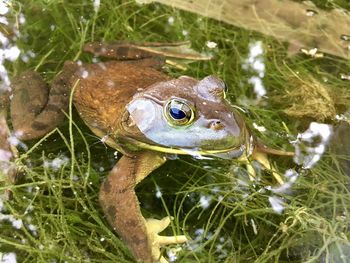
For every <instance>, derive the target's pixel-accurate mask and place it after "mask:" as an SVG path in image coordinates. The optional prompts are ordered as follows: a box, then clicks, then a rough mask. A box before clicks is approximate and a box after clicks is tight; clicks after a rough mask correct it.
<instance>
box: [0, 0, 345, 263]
mask: <svg viewBox="0 0 350 263" xmlns="http://www.w3.org/2000/svg"><path fill="white" fill-rule="evenodd" d="M101 2H102V3H101V6H100V8H99V10H98V12H95V11H94V8H93V5H92V3H90V2H87V1H79V2H77V1H54V0H52V1H50V0H26V1H12V3H13V10H12V12H13V14H12V15H13V17H14V18H17V19H14V20H13V21H16V20H18V17H19V15H20V13H23V14H24V16H25V18H26V22H25V23H24V24H22V25H20V32H21V37H20V39H19V40H18V41H17V45H18V46H19V47H20V48H21V49H22V51H23V53H22V54H24V55H25V54H26V55H27V56H29V57H30V54H35V56H34V57H32V58H30V59H29V60H28V61H26V62H23V61H21V60H19V61H17V62H16V63H12V64H11V65H8V68H9V70H10V72H11V74H12V75H16V74H18V73H19V72H21V71H23V70H25V69H35V70H37V71H39V72H41V73H42V75H43V76H44V77H45V79H46V80H47V81H50V80H52V78H53V77H54V76H55V75H56V74H57V73H58V72H59V71H60V70H61V68H62V64H63V62H64V61H66V60H81V61H83V62H91V61H92V58H91V56H89V55H87V54H84V53H82V52H81V47H82V46H83V44H84V43H87V42H91V41H115V40H121V39H127V40H134V41H164V42H171V41H182V40H190V41H191V43H192V46H193V47H194V48H195V49H196V50H198V51H205V52H212V53H213V54H214V55H215V59H213V60H212V61H209V62H205V63H203V62H200V63H199V62H196V63H192V64H190V65H189V66H188V68H187V70H186V71H179V70H177V69H173V68H168V69H167V70H168V72H169V74H171V75H173V76H174V77H176V76H179V75H190V76H193V77H196V78H202V77H204V76H206V75H210V74H215V75H218V76H219V77H221V78H222V79H223V80H225V82H226V83H227V84H228V86H229V87H230V88H229V92H228V97H229V99H230V100H231V101H232V102H233V103H236V104H238V105H239V106H241V107H244V108H245V109H246V111H247V112H246V120H247V123H248V124H249V125H250V126H251V127H252V124H253V123H256V124H258V125H261V126H264V127H265V128H266V129H267V131H266V132H261V133H260V132H258V131H256V133H257V135H258V136H259V137H260V138H261V139H262V140H263V141H264V142H265V143H266V144H268V145H271V146H274V147H279V148H285V149H289V150H290V149H291V148H292V147H291V146H290V145H289V143H288V140H290V139H295V136H296V134H297V133H298V132H302V131H304V130H305V129H306V128H307V127H308V124H309V122H310V120H314V119H312V118H307V119H306V118H303V119H301V118H298V119H297V118H293V117H288V116H287V115H285V114H284V113H283V110H285V109H287V108H288V107H290V106H291V105H292V103H295V100H293V99H291V98H290V97H288V94H289V92H290V90H291V88H293V87H291V86H292V85H293V81H290V80H292V79H294V78H295V74H297V75H299V76H312V78H313V79H317V80H318V81H319V82H324V81H325V80H327V85H328V86H329V87H330V89H331V90H332V91H333V92H334V93H337V92H338V91H341V92H348V91H347V90H346V85H349V84H348V83H345V82H344V81H341V80H340V78H339V74H340V73H344V72H350V64H349V62H347V61H343V60H341V59H338V58H335V57H327V58H324V59H312V58H307V57H305V56H303V55H300V56H297V57H293V58H286V46H285V44H283V43H279V42H277V41H275V40H274V39H271V38H266V37H264V36H262V35H259V34H258V33H255V32H248V31H245V30H241V29H239V28H234V27H231V26H228V25H225V24H222V23H219V22H216V21H213V20H210V19H206V18H203V17H197V16H195V15H193V14H189V13H186V12H182V11H178V10H174V9H171V8H166V7H163V6H160V5H155V4H152V5H137V4H135V3H134V2H133V1H113V0H105V1H101ZM116 2H117V3H116ZM207 41H214V42H215V43H217V45H218V46H217V48H215V49H209V48H208V47H207V46H206V45H205V43H206V42H207ZM255 41H262V43H263V45H264V47H265V56H264V62H265V65H266V74H265V77H264V85H265V87H266V88H267V92H268V93H267V94H268V98H266V99H263V100H262V101H260V102H259V103H258V104H257V103H253V102H254V101H255V100H254V98H255V94H254V93H253V92H252V87H251V85H249V84H248V81H247V80H248V78H249V77H250V76H251V73H250V72H248V71H247V70H245V69H243V68H242V63H243V62H244V61H245V59H246V58H247V55H248V53H249V43H251V42H255ZM294 88H295V87H294ZM347 94H349V93H347ZM306 95H307V94H305V96H306ZM274 98H278V99H274ZM281 98H284V99H283V100H282V99H281ZM345 99H349V97H347V98H345ZM344 103H345V105H346V103H347V105H349V101H346V102H344ZM302 106H303V105H300V109H299V110H300V111H302V110H303V107H302ZM342 110H344V109H342V108H338V109H336V111H337V113H339V112H341V111H342ZM69 116H70V117H68V118H67V122H66V124H65V125H63V126H62V127H59V129H57V130H55V131H54V132H53V133H51V134H50V135H48V136H46V137H45V138H44V139H42V140H40V141H39V142H37V141H35V142H28V143H27V145H28V146H29V149H28V150H23V149H20V150H21V157H20V159H19V160H18V161H17V163H18V165H19V166H21V167H23V169H24V172H25V174H26V177H25V180H24V181H23V183H22V184H18V185H15V186H12V187H11V189H12V191H13V200H11V201H10V202H6V204H5V207H6V210H5V211H3V212H2V213H3V214H6V215H7V216H8V218H7V219H6V220H1V221H0V251H1V252H0V253H9V252H15V253H16V254H17V260H18V262H65V261H66V262H133V260H132V257H131V255H130V253H129V252H128V250H127V248H126V247H125V245H124V244H123V242H121V241H120V239H119V238H118V237H117V236H116V235H115V234H114V233H113V231H112V230H111V228H110V227H109V226H108V225H107V223H106V221H105V219H104V217H103V214H102V211H101V209H100V207H99V205H98V189H99V185H100V182H101V180H102V179H103V178H104V176H106V174H107V173H108V171H109V170H110V169H111V167H112V166H113V164H114V163H115V161H116V160H115V156H114V151H113V150H112V149H109V148H107V147H106V146H105V145H103V143H102V142H101V141H100V140H99V139H98V138H96V137H94V135H92V133H91V132H90V131H89V130H88V129H87V127H85V126H84V124H83V123H82V121H81V120H79V117H78V115H77V114H76V113H75V112H74V110H73V111H72V112H70V114H69ZM345 158H348V157H345ZM337 160H338V159H337V158H336V156H334V155H333V154H331V153H327V154H326V155H325V156H323V158H322V160H321V161H320V162H319V163H318V164H317V166H316V167H314V168H313V169H311V170H302V169H300V167H297V166H296V165H295V164H294V163H293V162H292V161H291V160H290V159H288V158H275V159H273V160H272V161H273V162H274V163H275V164H276V167H277V168H278V169H279V170H280V171H281V173H282V174H283V173H284V171H286V170H287V169H290V168H293V169H296V170H297V171H298V172H299V177H298V179H297V182H296V183H295V184H294V185H293V187H292V188H291V189H290V191H289V192H287V193H277V194H276V193H273V192H272V191H271V189H270V188H269V187H267V186H271V185H273V184H274V182H273V180H272V179H271V176H269V175H268V173H265V172H263V171H260V172H258V178H259V180H257V181H255V182H250V181H249V179H247V178H248V176H247V172H246V170H245V168H244V167H242V166H241V165H240V164H237V163H235V162H228V161H207V160H201V161H194V160H193V159H192V158H190V157H184V158H181V159H178V160H174V161H169V162H168V163H167V164H165V165H164V166H163V167H161V168H160V169H158V170H157V171H156V172H154V173H153V174H152V175H150V176H149V177H148V178H147V179H145V180H144V181H143V182H142V183H141V184H140V185H139V186H138V188H137V193H138V197H139V199H140V202H141V205H142V208H143V212H144V215H145V216H146V217H150V216H152V217H156V218H162V217H163V216H165V215H167V214H169V215H172V216H174V221H173V224H172V227H169V229H168V230H167V231H166V232H167V234H171V233H172V232H176V233H182V232H184V233H185V234H187V235H188V236H190V237H191V238H192V241H191V242H189V244H188V245H187V246H185V247H184V248H183V250H182V252H181V253H180V254H179V262H347V261H346V260H347V259H346V255H348V253H349V252H348V251H349V250H350V242H349V209H350V195H349V175H346V172H344V171H343V170H342V169H343V168H342V167H341V165H339V162H338V161H337ZM258 171H259V170H258ZM347 173H349V172H348V171H347ZM3 190H4V187H1V188H0V191H3ZM159 193H161V194H159ZM275 197H278V198H279V199H278V200H279V201H280V202H282V204H280V205H282V206H283V207H285V210H284V211H283V213H280V214H279V213H276V212H275V211H274V210H273V209H272V208H271V203H270V201H271V198H275ZM0 218H1V214H0ZM18 220H21V221H18ZM0 255H1V254H0ZM348 256H349V255H348Z"/></svg>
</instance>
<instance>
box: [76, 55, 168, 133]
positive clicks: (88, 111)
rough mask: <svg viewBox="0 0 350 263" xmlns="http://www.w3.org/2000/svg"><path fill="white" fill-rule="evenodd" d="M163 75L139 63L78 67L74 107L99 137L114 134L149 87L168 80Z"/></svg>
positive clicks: (120, 62) (123, 62)
mask: <svg viewBox="0 0 350 263" xmlns="http://www.w3.org/2000/svg"><path fill="white" fill-rule="evenodd" d="M168 79H169V77H168V76H167V75H165V74H164V73H162V72H160V71H158V70H156V69H154V68H152V67H147V66H142V64H141V66H140V63H137V61H134V62H126V61H109V62H105V63H96V64H86V65H81V66H79V68H78V70H77V71H76V73H75V76H74V78H72V81H71V85H72V86H74V85H75V86H76V87H75V92H74V105H75V107H76V108H77V110H78V112H79V114H80V115H81V117H82V119H83V120H84V121H85V123H86V124H87V125H88V126H89V127H90V128H91V129H92V130H93V131H94V132H95V133H98V132H97V131H96V130H95V129H96V128H97V130H98V131H100V132H101V133H100V134H97V135H99V136H101V135H102V136H103V135H109V134H115V133H117V132H118V130H117V129H118V127H119V125H120V123H121V119H122V116H123V113H124V111H125V106H126V105H127V104H128V103H129V102H130V100H131V99H132V97H133V96H134V95H135V94H136V93H138V92H140V91H142V90H143V89H146V88H147V87H148V86H150V85H152V84H154V83H157V82H160V81H165V80H168Z"/></svg>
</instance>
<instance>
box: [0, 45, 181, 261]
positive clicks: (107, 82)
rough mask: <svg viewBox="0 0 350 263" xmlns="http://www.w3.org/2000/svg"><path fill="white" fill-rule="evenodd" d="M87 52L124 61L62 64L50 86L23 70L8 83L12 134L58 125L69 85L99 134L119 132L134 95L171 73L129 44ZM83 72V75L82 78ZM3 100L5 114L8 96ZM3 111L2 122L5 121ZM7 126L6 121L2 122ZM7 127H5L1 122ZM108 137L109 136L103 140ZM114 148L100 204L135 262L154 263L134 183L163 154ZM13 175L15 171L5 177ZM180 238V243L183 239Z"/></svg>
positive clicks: (31, 134) (25, 135)
mask: <svg viewBox="0 0 350 263" xmlns="http://www.w3.org/2000/svg"><path fill="white" fill-rule="evenodd" d="M85 50H86V51H89V52H92V53H95V54H98V55H102V56H105V57H112V58H115V59H120V60H126V61H109V62H105V63H97V64H84V65H78V64H77V63H73V62H66V63H65V65H64V68H63V70H62V72H61V73H60V74H59V75H58V76H57V77H56V78H55V79H54V80H53V82H52V84H51V88H49V87H48V86H47V84H46V83H45V82H44V81H43V79H42V78H41V76H40V75H39V74H38V73H36V72H33V71H27V72H24V73H22V74H21V75H20V76H18V77H16V78H15V79H14V80H13V81H12V94H11V95H13V96H12V97H13V98H12V100H11V103H10V112H11V118H12V126H13V130H14V134H16V136H17V137H18V138H19V139H21V140H30V139H35V138H39V137H42V136H43V135H45V134H47V133H48V132H50V131H52V130H53V129H54V128H56V127H57V126H58V125H59V124H60V123H61V122H62V121H63V119H64V116H65V115H64V112H66V111H67V109H68V104H69V96H70V93H71V89H72V88H74V90H75V92H74V99H73V102H74V105H75V107H76V108H77V110H78V112H79V114H80V115H81V117H82V118H83V120H84V121H85V122H86V124H87V125H88V126H89V127H91V129H92V130H93V131H94V132H96V134H97V135H101V137H102V136H104V135H111V137H112V138H114V139H117V138H118V136H122V135H123V134H121V129H120V125H121V123H122V120H123V118H124V121H125V116H124V117H123V112H124V111H125V106H126V104H127V103H128V102H129V101H130V100H131V98H132V97H133V95H134V94H135V93H137V92H139V91H141V90H142V89H145V88H146V87H148V86H150V85H151V84H154V83H156V82H160V81H164V80H168V79H169V77H168V76H167V75H165V74H164V73H162V72H160V71H159V69H160V68H161V67H162V65H163V63H164V59H163V58H162V57H159V56H155V55H154V54H150V53H149V52H146V51H142V50H137V48H135V47H131V48H128V45H125V44H117V45H111V46H110V45H102V44H99V43H97V44H90V45H87V46H86V47H85ZM86 74H87V76H85V75H86ZM0 98H1V104H0V106H1V110H2V112H6V107H7V105H8V104H9V100H8V96H6V95H3V96H1V97H0ZM5 115H6V114H4V116H2V118H1V119H0V121H3V122H5ZM5 124H6V122H5ZM3 127H5V126H3ZM1 132H2V133H1V135H3V136H1V138H5V140H4V142H2V141H0V143H1V145H0V146H2V148H3V149H5V150H6V149H7V150H8V151H9V152H11V150H10V149H9V144H8V143H7V142H5V141H6V138H7V135H8V133H7V131H5V129H3V130H2V131H1ZM110 141H111V140H107V143H108V142H110ZM112 146H113V147H115V148H117V149H118V150H120V151H122V152H123V153H124V156H123V157H122V158H121V159H120V160H119V161H118V163H117V164H116V166H115V167H114V168H113V170H112V171H111V172H110V174H109V176H108V177H107V179H106V180H105V182H104V183H103V184H102V186H101V190H100V203H101V206H102V209H103V211H104V213H105V215H106V217H107V220H108V222H109V223H110V225H111V226H112V227H113V228H114V229H115V230H116V231H117V232H118V234H119V235H120V236H121V237H122V239H123V240H124V241H125V242H126V244H127V245H128V246H129V248H130V249H131V251H132V253H133V255H134V256H135V258H136V259H138V261H141V262H147V263H150V262H153V260H154V258H153V257H152V248H151V243H150V240H148V234H147V231H146V221H145V219H144V218H143V217H142V214H141V211H140V207H139V202H138V200H137V197H136V194H135V191H134V188H135V186H136V184H137V183H138V182H139V181H141V180H142V179H143V178H144V177H146V176H147V175H148V174H149V173H151V172H152V171H153V170H154V169H156V168H157V167H159V166H160V165H161V164H163V163H164V162H165V158H163V156H162V154H157V153H154V152H149V151H140V152H133V151H130V150H128V149H124V148H123V146H121V145H118V144H116V143H115V141H114V142H113V143H112ZM9 176H13V175H9ZM182 242H183V241H182Z"/></svg>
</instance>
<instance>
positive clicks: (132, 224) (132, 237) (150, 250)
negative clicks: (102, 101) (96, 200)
mask: <svg viewBox="0 0 350 263" xmlns="http://www.w3.org/2000/svg"><path fill="white" fill-rule="evenodd" d="M164 162H165V159H164V158H163V157H162V156H159V155H156V154H154V153H151V152H142V153H138V154H135V155H134V156H127V155H124V156H123V157H122V158H121V159H120V160H119V161H118V163H117V164H116V166H115V167H114V168H113V170H112V171H111V172H110V174H109V175H108V177H107V178H106V180H105V181H104V183H103V184H102V185H101V189H100V203H101V206H102V208H103V211H104V213H105V215H106V217H107V219H108V222H109V224H110V225H111V226H112V227H113V228H114V229H115V230H116V232H117V233H118V234H119V235H120V236H121V238H122V239H123V240H124V242H125V243H126V244H127V245H128V247H129V248H130V250H131V251H132V253H133V255H134V256H135V257H136V258H137V259H138V260H139V261H141V262H143V263H152V262H158V260H160V262H167V261H166V260H165V259H164V258H163V257H161V255H160V246H161V245H164V244H170V243H182V242H185V241H186V237H184V236H178V237H160V236H158V233H159V232H160V231H162V230H163V229H164V228H166V227H167V226H168V224H169V222H170V220H169V218H168V219H163V220H147V221H146V220H145V219H144V217H143V216H142V214H141V211H140V207H139V201H138V200H137V197H136V194H135V190H134V188H135V187H136V184H137V183H138V182H140V181H141V180H142V179H143V178H144V177H146V176H147V175H148V174H150V173H151V172H152V171H153V170H155V169H156V168H157V167H159V166H160V165H162V164H163V163H164Z"/></svg>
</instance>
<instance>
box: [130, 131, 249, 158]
mask: <svg viewBox="0 0 350 263" xmlns="http://www.w3.org/2000/svg"><path fill="white" fill-rule="evenodd" d="M244 138H245V140H244V142H242V144H241V145H239V146H234V147H229V148H226V149H212V150H209V149H208V150H207V149H200V148H176V147H169V146H162V145H154V144H149V143H145V142H142V141H139V140H137V139H134V138H130V137H129V138H124V139H123V141H124V143H123V144H126V145H134V146H137V147H138V148H140V149H145V150H151V151H156V152H163V153H168V154H179V155H193V156H206V157H219V158H222V159H241V158H242V159H245V158H246V157H247V156H249V155H251V153H252V149H253V137H252V136H251V135H250V134H249V133H248V132H247V133H245V134H244Z"/></svg>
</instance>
